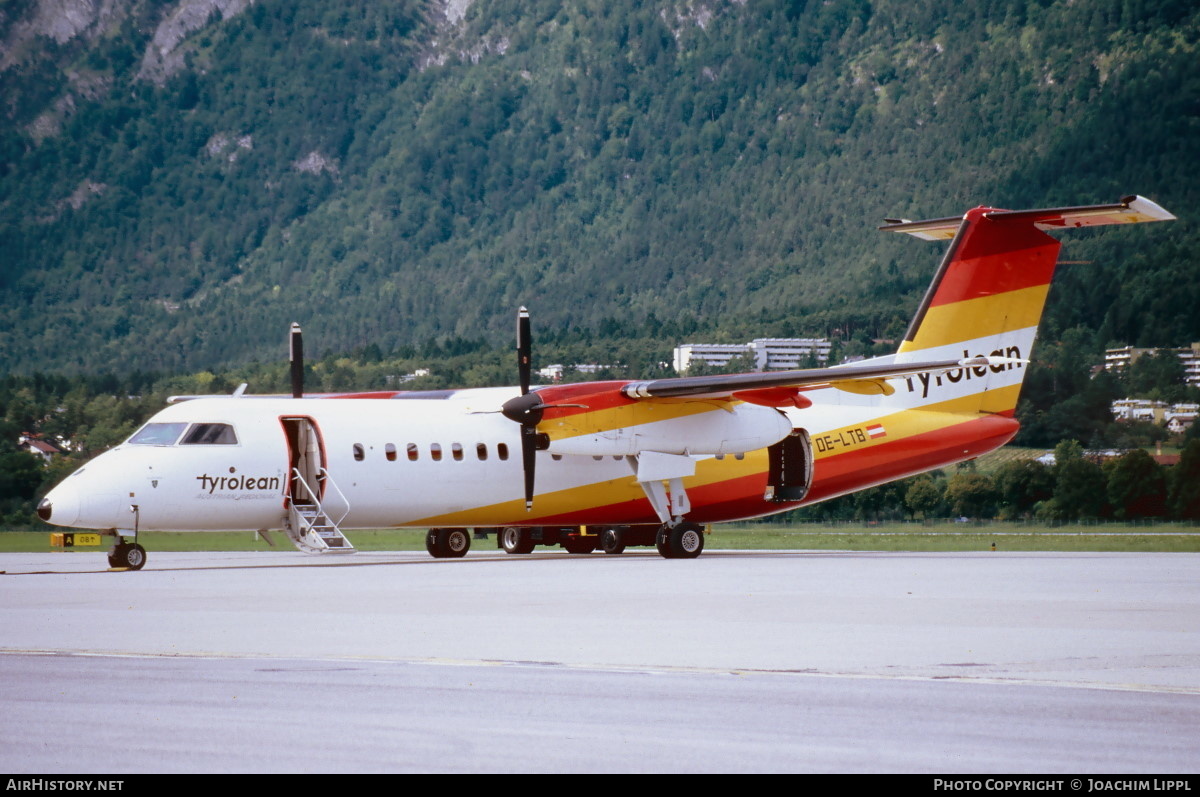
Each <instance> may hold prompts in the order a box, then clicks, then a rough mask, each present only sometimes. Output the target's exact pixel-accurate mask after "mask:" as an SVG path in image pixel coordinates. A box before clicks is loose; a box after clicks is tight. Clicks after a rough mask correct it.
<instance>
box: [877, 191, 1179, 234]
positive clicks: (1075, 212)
mask: <svg viewBox="0 0 1200 797" xmlns="http://www.w3.org/2000/svg"><path fill="white" fill-rule="evenodd" d="M983 217H984V218H985V219H989V220H992V221H1024V222H1031V223H1032V224H1033V225H1034V226H1035V227H1037V228H1038V229H1040V230H1062V229H1074V228H1077V227H1097V226H1100V225H1103V224H1137V223H1139V222H1145V221H1170V220H1171V219H1174V218H1175V216H1173V215H1172V214H1171V213H1169V212H1168V211H1166V210H1164V209H1163V208H1162V207H1160V206H1159V205H1157V204H1155V203H1154V202H1151V201H1150V200H1149V199H1146V198H1145V197H1141V196H1128V197H1125V198H1124V199H1122V200H1121V201H1120V202H1117V203H1116V204H1112V205H1082V206H1079V207H1071V208H1043V209H1041V210H989V211H987V212H986V213H984V214H983ZM962 224H963V217H962V216H954V217H952V218H945V219H928V220H926V221H905V222H900V223H897V224H885V225H883V226H882V227H880V228H879V229H881V230H883V231H884V232H904V233H908V234H909V235H912V236H914V237H916V238H920V239H922V240H925V241H948V240H950V239H952V238H954V236H955V235H957V234H958V230H959V228H960V227H961V226H962Z"/></svg>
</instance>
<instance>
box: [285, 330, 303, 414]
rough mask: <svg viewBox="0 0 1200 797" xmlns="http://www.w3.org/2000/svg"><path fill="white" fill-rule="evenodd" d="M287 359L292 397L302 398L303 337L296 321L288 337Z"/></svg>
mask: <svg viewBox="0 0 1200 797" xmlns="http://www.w3.org/2000/svg"><path fill="white" fill-rule="evenodd" d="M288 359H289V360H291V361H292V398H304V337H303V336H302V334H301V332H300V324H299V323H298V322H296V321H293V322H292V334H291V335H290V336H289V337H288Z"/></svg>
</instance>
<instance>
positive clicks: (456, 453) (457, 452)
mask: <svg viewBox="0 0 1200 797" xmlns="http://www.w3.org/2000/svg"><path fill="white" fill-rule="evenodd" d="M450 453H451V455H452V456H453V457H454V461H455V462H462V454H463V452H462V443H451V444H450Z"/></svg>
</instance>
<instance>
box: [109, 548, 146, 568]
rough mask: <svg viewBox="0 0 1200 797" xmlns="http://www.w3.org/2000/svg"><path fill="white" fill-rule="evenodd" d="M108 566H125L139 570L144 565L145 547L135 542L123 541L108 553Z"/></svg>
mask: <svg viewBox="0 0 1200 797" xmlns="http://www.w3.org/2000/svg"><path fill="white" fill-rule="evenodd" d="M108 564H109V567H127V568H129V569H130V570H141V569H142V568H143V567H145V565H146V549H145V548H143V547H142V546H140V545H138V544H137V543H136V542H123V543H120V544H119V545H117V547H116V549H115V550H114V551H113V552H112V553H110V554H109V555H108Z"/></svg>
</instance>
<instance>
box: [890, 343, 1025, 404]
mask: <svg viewBox="0 0 1200 797" xmlns="http://www.w3.org/2000/svg"><path fill="white" fill-rule="evenodd" d="M975 356H976V357H982V356H984V355H982V354H976V355H975ZM988 356H990V357H1011V358H1012V359H1014V360H1020V359H1022V358H1021V347H1020V346H1009V347H1008V348H1006V349H1004V350H1003V351H1001V350H1000V349H995V350H994V351H992V353H991V354H990V355H988ZM970 358H971V353H970V352H969V351H968V350H967V349H963V359H964V360H968V359H970ZM1020 367H1021V363H1000V364H997V365H975V366H971V367H970V368H954V369H951V370H949V371H946V372H945V373H942V374H929V373H924V374H916V375H915V376H906V377H904V382H905V384H907V385H908V392H909V393H915V392H917V387H916V385H914V384H913V380H914V379H916V380H917V381H918V382H920V385H921V398H929V388H930V383H931V382H932V383H933V387H942V380H943V379H945V380H946V381H948V382H951V383H955V384H956V383H958V382H961V381H963V380H964V379H965V380H968V381H969V380H970V379H971V378H972V376H974V377H984V376H986V375H987V372H988V371H991V372H992V373H994V374H998V373H1001V372H1002V371H1011V370H1012V369H1013V368H1020Z"/></svg>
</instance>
